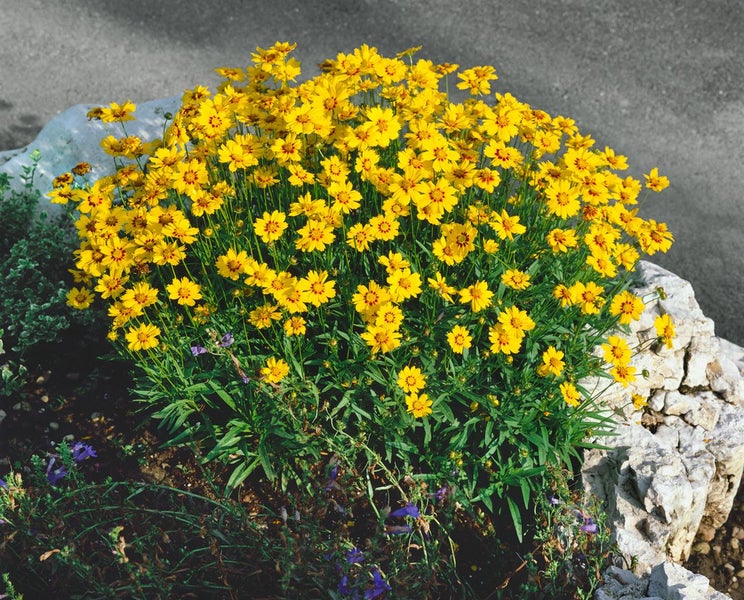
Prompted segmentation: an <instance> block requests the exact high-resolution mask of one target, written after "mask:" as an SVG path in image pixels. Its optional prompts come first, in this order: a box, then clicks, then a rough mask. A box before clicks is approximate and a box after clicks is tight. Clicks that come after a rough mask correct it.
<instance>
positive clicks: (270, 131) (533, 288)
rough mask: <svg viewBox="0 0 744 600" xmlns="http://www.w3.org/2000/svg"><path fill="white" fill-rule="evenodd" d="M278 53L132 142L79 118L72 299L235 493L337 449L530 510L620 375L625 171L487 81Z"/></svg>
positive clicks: (57, 193) (128, 111)
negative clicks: (97, 319) (90, 166)
mask: <svg viewBox="0 0 744 600" xmlns="http://www.w3.org/2000/svg"><path fill="white" fill-rule="evenodd" d="M294 47H295V46H294V45H292V44H287V43H277V44H275V45H274V46H272V47H271V48H268V49H261V48H259V49H257V50H256V52H255V53H254V54H253V55H252V59H253V60H252V64H251V65H250V66H248V67H247V68H220V69H218V70H217V71H218V73H220V74H221V75H222V76H224V78H225V81H224V82H223V83H222V84H221V85H220V86H219V88H218V89H217V91H215V92H212V91H210V90H208V89H207V88H204V87H197V88H195V89H192V90H189V91H187V92H186V93H185V94H184V96H183V102H182V106H181V108H180V109H179V110H178V112H177V113H176V114H175V115H166V118H167V121H166V123H165V124H164V130H163V136H162V138H160V139H157V140H155V141H153V142H149V143H144V142H143V141H142V140H140V139H138V138H137V137H135V136H131V135H128V134H127V131H126V123H127V121H129V120H132V119H134V116H133V113H134V112H135V106H134V105H133V104H132V103H131V102H126V103H124V104H121V105H120V104H117V103H112V104H111V105H110V106H108V107H103V108H99V109H95V110H93V111H91V113H90V117H91V118H98V119H101V120H102V121H104V122H107V123H111V124H112V134H111V135H109V136H108V137H106V138H105V139H104V140H103V141H102V142H101V143H102V146H103V147H104V149H105V150H106V151H107V152H108V153H109V154H111V155H112V157H113V159H114V161H116V164H117V166H118V169H117V172H116V173H115V174H114V175H112V176H108V177H103V178H101V179H99V180H96V181H93V182H91V181H88V180H87V179H86V178H85V175H84V174H83V175H76V174H74V173H73V174H69V177H66V176H65V177H63V178H60V179H59V181H58V182H57V186H56V187H55V189H54V190H53V191H52V192H51V197H52V201H53V202H61V203H67V202H73V203H74V206H75V208H76V210H77V211H78V214H79V218H78V221H77V230H78V233H79V237H80V247H79V249H78V250H77V251H76V267H77V269H78V278H79V282H80V285H79V286H76V287H75V288H74V289H73V290H72V291H71V292H70V294H69V296H68V301H69V304H70V305H72V306H75V307H78V308H81V309H85V308H87V307H89V306H91V304H92V303H93V302H94V301H96V300H95V299H96V297H98V298H100V299H101V300H102V301H103V302H105V303H107V304H108V313H109V315H110V317H111V323H112V327H111V333H110V337H111V339H112V340H113V341H114V342H115V343H116V344H117V345H118V346H117V347H118V348H119V349H120V350H121V352H122V353H123V354H124V355H126V356H128V357H130V358H131V359H132V360H134V361H135V363H136V364H137V365H138V366H139V367H141V369H142V370H143V372H144V373H145V375H146V378H145V381H144V383H143V385H141V386H140V389H139V390H138V393H139V394H140V396H141V397H142V398H143V399H146V400H148V401H150V402H152V403H154V404H156V405H157V406H158V407H159V409H160V410H159V412H158V413H157V416H158V417H160V418H162V419H163V420H164V422H165V424H166V425H167V426H168V427H169V428H170V430H171V432H172V434H173V439H174V441H181V440H185V439H197V440H200V441H201V443H202V444H203V447H205V448H206V449H207V458H209V459H219V460H223V461H225V462H230V463H231V464H233V465H234V467H235V468H234V471H233V476H232V478H231V480H230V484H231V485H237V484H239V483H240V482H241V481H242V480H243V479H244V478H245V477H247V476H248V474H249V473H251V472H252V471H253V470H254V469H255V468H257V467H259V466H260V467H262V468H263V470H264V471H265V473H266V474H267V475H268V476H269V477H271V478H279V479H280V481H282V482H283V483H286V482H287V481H288V480H290V479H294V480H296V481H307V480H308V477H307V473H308V472H309V471H310V469H312V468H315V466H317V465H318V463H319V462H320V461H321V460H322V457H323V456H326V455H327V453H329V452H337V453H340V454H342V455H343V457H344V460H346V461H348V463H349V464H353V463H354V462H355V461H356V460H357V459H365V460H370V458H372V460H384V461H386V462H388V463H390V464H392V465H394V466H395V467H396V469H400V470H401V471H408V472H412V473H415V475H416V476H417V477H422V478H426V479H428V480H430V482H431V483H432V485H434V486H436V488H438V487H441V486H442V485H445V484H447V485H453V484H456V485H457V490H458V494H460V496H461V500H462V501H464V502H475V501H480V502H482V503H484V504H485V505H486V506H487V507H488V508H493V500H494V498H506V500H507V501H508V503H509V508H510V509H511V510H512V514H513V515H514V514H515V513H516V512H518V508H517V506H516V504H515V502H514V500H513V499H512V497H511V496H509V495H508V494H507V492H508V490H509V489H510V488H513V487H516V488H517V489H520V490H521V494H522V496H523V498H524V501H525V503H526V502H527V501H528V499H529V496H530V494H531V492H533V491H534V490H536V489H538V488H539V487H540V480H541V477H542V474H543V472H544V470H545V468H546V467H547V466H549V465H557V466H569V465H570V464H571V462H572V461H573V460H574V459H575V458H577V457H578V452H577V449H578V448H579V447H580V446H581V445H582V444H583V443H584V440H585V439H586V437H587V435H588V434H590V433H596V432H597V430H600V429H601V428H602V425H603V422H604V419H605V417H604V416H603V413H602V410H601V407H600V406H598V405H597V403H596V402H595V397H596V393H595V391H593V390H587V389H585V388H584V386H582V383H581V382H582V380H585V379H586V378H587V377H589V376H596V375H603V376H606V377H608V378H609V379H610V380H613V379H614V380H615V381H618V382H620V383H623V384H627V382H628V381H631V380H632V379H633V378H634V377H635V375H634V369H633V367H632V366H631V365H630V358H631V356H630V351H626V348H625V347H622V345H621V343H620V341H617V340H615V338H609V340H608V335H609V334H610V333H611V332H613V331H616V330H617V328H618V326H620V327H621V328H622V326H624V325H626V324H627V323H629V322H630V321H631V320H633V319H637V318H638V317H639V315H640V313H641V311H642V310H643V307H644V303H643V300H642V299H641V298H638V297H636V296H635V295H633V294H632V293H631V292H630V291H628V289H629V285H630V274H631V273H632V272H633V270H634V268H635V265H636V263H637V261H638V260H639V258H640V256H641V254H642V253H645V254H654V253H656V252H665V251H667V250H668V248H669V247H670V245H671V243H672V235H671V233H670V232H669V231H668V230H667V228H666V226H665V225H664V224H663V223H657V222H656V221H654V220H643V219H642V218H641V217H640V216H638V214H637V213H638V207H637V203H638V200H639V197H640V195H641V192H642V189H643V184H642V183H641V182H640V181H639V180H637V179H634V178H633V177H631V176H622V175H621V174H620V173H622V171H624V170H625V169H626V168H627V162H626V158H625V157H624V156H621V155H618V154H616V153H615V152H614V151H613V150H611V149H610V148H604V149H599V148H597V147H595V141H594V140H593V139H592V138H591V137H590V136H587V135H582V134H580V133H579V131H578V128H577V126H576V124H575V123H574V121H573V120H571V119H569V118H566V117H562V116H558V117H551V116H550V115H548V114H547V113H545V112H543V111H541V110H537V109H533V108H531V107H530V106H528V105H526V104H525V103H523V102H520V101H519V100H517V99H516V98H515V97H514V96H512V95H511V94H509V93H496V94H495V102H487V101H486V100H487V96H489V95H490V94H491V82H492V81H494V80H495V79H496V78H497V77H496V74H495V71H494V69H493V68H492V67H475V68H469V69H465V70H461V71H458V67H457V65H451V64H434V63H432V62H431V61H429V60H425V59H416V58H414V54H415V49H414V50H410V51H406V52H404V53H402V54H401V55H399V56H398V57H396V58H386V57H384V56H381V55H380V54H378V52H377V51H376V50H375V49H374V48H371V47H368V46H362V47H361V48H358V49H356V50H354V51H353V52H352V53H349V54H339V55H338V56H337V57H336V58H335V59H332V60H328V61H326V62H324V63H323V64H322V65H321V71H320V74H319V75H317V76H316V77H313V78H312V79H309V80H307V81H304V82H302V83H295V80H296V78H297V77H298V75H299V74H300V66H299V63H298V62H297V61H296V60H295V59H294V58H291V57H290V53H291V51H292V50H294ZM450 76H451V77H453V78H454V81H456V82H457V83H456V87H457V88H459V89H461V90H465V91H466V92H468V93H469V94H470V97H469V99H467V100H465V101H463V102H460V103H455V102H453V101H451V100H450V99H449V97H448V94H447V93H446V91H442V88H445V89H446V84H447V81H448V78H449V77H450ZM645 179H646V181H645V187H646V188H647V189H650V190H653V191H660V190H662V189H663V188H664V187H666V186H667V185H668V181H667V179H666V178H665V177H663V176H660V175H659V174H658V172H657V170H656V169H653V170H652V171H651V172H650V173H649V174H648V175H646V176H645ZM660 326H661V327H662V328H664V327H666V325H665V324H661V325H660ZM664 332H665V333H661V334H660V337H661V338H663V341H665V342H666V341H669V340H671V338H672V337H673V325H672V324H671V322H670V323H668V327H666V329H664ZM602 344H608V345H609V349H608V350H607V352H606V361H605V360H602V358H601V357H598V356H596V354H595V353H593V350H594V349H595V348H597V347H599V346H601V345H602ZM357 442H358V443H357ZM362 448H364V450H362ZM370 449H371V452H372V456H371V457H370V456H369V450H370ZM365 453H366V454H367V455H366V456H365ZM433 489H435V488H433ZM499 505H501V503H500V504H499Z"/></svg>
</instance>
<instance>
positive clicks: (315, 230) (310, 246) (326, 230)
mask: <svg viewBox="0 0 744 600" xmlns="http://www.w3.org/2000/svg"><path fill="white" fill-rule="evenodd" d="M297 233H298V234H299V235H300V237H299V238H298V239H297V240H295V246H296V248H297V249H298V250H300V251H301V252H315V251H316V250H317V251H319V252H322V251H323V250H325V249H326V246H328V244H331V243H333V240H334V238H335V234H334V233H333V227H332V226H331V225H330V224H329V223H327V222H325V221H321V220H320V219H310V220H309V221H308V222H307V224H306V225H305V226H304V227H302V228H300V229H299V230H298V231H297Z"/></svg>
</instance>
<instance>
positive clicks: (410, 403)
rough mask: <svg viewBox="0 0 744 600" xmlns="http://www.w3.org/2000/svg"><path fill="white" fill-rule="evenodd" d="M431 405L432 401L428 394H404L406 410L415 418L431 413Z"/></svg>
mask: <svg viewBox="0 0 744 600" xmlns="http://www.w3.org/2000/svg"><path fill="white" fill-rule="evenodd" d="M431 405H432V401H431V400H430V399H429V395H428V394H420V395H419V394H417V393H413V394H409V395H408V396H406V410H407V412H409V413H411V414H412V415H413V416H414V417H415V418H416V419H419V418H421V417H425V416H427V415H430V414H431V413H432V410H431Z"/></svg>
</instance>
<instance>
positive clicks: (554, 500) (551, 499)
mask: <svg viewBox="0 0 744 600" xmlns="http://www.w3.org/2000/svg"><path fill="white" fill-rule="evenodd" d="M548 502H550V503H551V504H552V505H553V506H558V505H559V504H563V500H561V499H560V498H558V496H553V494H549V495H548Z"/></svg>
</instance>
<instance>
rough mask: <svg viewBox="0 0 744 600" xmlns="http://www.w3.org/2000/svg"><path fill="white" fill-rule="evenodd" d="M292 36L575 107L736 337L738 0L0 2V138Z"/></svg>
mask: <svg viewBox="0 0 744 600" xmlns="http://www.w3.org/2000/svg"><path fill="white" fill-rule="evenodd" d="M277 40H282V41H291V42H297V43H298V48H297V50H296V51H295V56H296V57H297V58H298V59H299V60H300V61H301V62H302V63H303V66H304V73H305V74H306V75H308V76H312V75H313V74H315V73H316V72H317V70H316V67H315V65H317V63H319V62H321V61H322V60H323V59H325V58H328V57H333V56H335V55H336V53H338V52H342V51H343V52H348V51H351V50H352V49H353V48H355V47H357V46H359V45H360V44H363V43H367V44H369V45H372V46H376V47H377V48H378V49H379V50H380V52H381V53H382V54H386V55H393V54H395V53H397V52H399V51H401V50H404V49H406V48H408V47H411V46H417V45H423V50H422V51H421V53H420V56H422V57H425V58H430V59H432V60H434V61H438V62H452V63H458V64H460V65H461V66H462V67H463V68H464V67H470V66H474V65H484V64H485V65H493V66H495V67H496V70H497V73H498V74H499V77H500V79H499V81H498V82H497V84H496V89H498V91H501V92H505V91H509V92H511V93H512V94H514V95H515V96H517V98H519V99H520V100H522V101H525V102H528V103H530V104H531V105H532V106H533V107H535V108H540V109H543V110H545V111H547V112H549V113H550V114H551V115H558V114H561V115H565V116H568V117H571V118H573V119H575V120H576V122H577V123H578V125H579V127H580V128H581V131H582V133H584V134H591V135H592V136H593V137H594V138H595V139H596V140H597V144H598V145H599V146H600V147H602V148H603V147H604V146H605V145H608V146H610V147H612V148H614V149H615V150H616V151H617V152H618V153H621V154H625V155H626V156H628V157H629V162H630V164H631V170H630V173H631V174H632V175H634V176H636V177H641V176H642V173H644V172H648V171H649V170H650V169H651V168H652V167H654V166H658V167H659V170H660V172H661V173H662V174H665V175H667V176H668V177H669V178H670V180H671V182H672V184H671V186H670V188H668V189H667V190H666V191H665V192H664V193H663V194H661V195H653V196H652V197H651V200H650V202H649V203H648V204H647V205H646V206H645V207H644V208H643V214H644V217H646V218H655V219H657V220H662V221H665V222H666V223H667V224H668V225H669V227H670V229H671V230H672V231H673V232H674V234H675V236H676V239H677V241H676V243H675V245H674V246H673V248H672V250H671V251H670V252H669V254H667V255H656V256H654V257H653V260H654V261H655V262H657V263H658V264H660V265H662V266H664V267H666V268H668V269H670V270H672V271H674V272H675V273H677V274H678V275H680V276H681V277H683V278H685V279H688V280H689V281H691V282H692V284H693V286H694V288H695V291H696V294H697V298H698V300H699V302H700V305H701V306H702V308H703V311H704V312H705V314H706V315H707V316H709V317H711V318H712V319H713V320H714V321H715V322H716V332H717V334H718V335H720V336H723V337H725V338H727V339H729V340H731V341H733V342H736V343H738V344H740V345H744V322H742V320H741V318H740V315H741V313H742V308H744V277H743V274H744V235H743V231H744V202H743V198H742V196H743V195H744V192H743V191H742V190H744V4H743V3H742V2H741V1H735V0H720V1H708V2H705V1H702V2H701V1H699V0H657V1H655V2H651V1H649V0H622V1H617V2H612V1H610V0H516V1H512V2H506V1H500V0H473V1H468V0H463V1H462V2H460V3H455V2H453V1H452V0H349V1H346V0H273V1H271V2H258V1H240V0H220V1H215V2H208V1H206V2H205V1H203V0H202V1H200V2H197V1H193V0H152V1H148V0H127V1H126V2H122V1H118V2H110V1H106V0H65V1H64V2H63V1H61V0H0V150H6V149H11V148H16V147H21V146H24V145H26V144H28V143H29V142H31V141H32V140H33V138H34V137H35V135H36V133H38V131H39V130H40V129H41V127H42V126H43V125H44V124H45V123H46V122H47V121H48V120H49V119H51V118H52V117H53V116H55V115H56V114H58V113H59V112H61V111H63V110H64V109H66V108H68V107H69V106H71V105H73V104H78V103H98V104H104V103H106V104H107V103H108V102H111V101H118V102H121V101H124V100H126V99H128V98H130V99H132V100H133V101H134V102H143V101H146V100H151V99H155V98H162V97H166V96H174V95H180V94H181V92H182V91H183V90H184V89H186V88H190V87H193V86H195V85H198V84H203V85H209V86H213V85H214V84H216V83H217V81H218V77H217V76H216V75H215V74H214V72H213V68H214V67H218V66H224V65H229V66H243V65H246V64H248V63H249V61H250V53H251V52H252V51H253V50H254V49H255V48H256V46H261V47H266V46H269V45H271V44H272V43H273V42H275V41H277Z"/></svg>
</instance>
